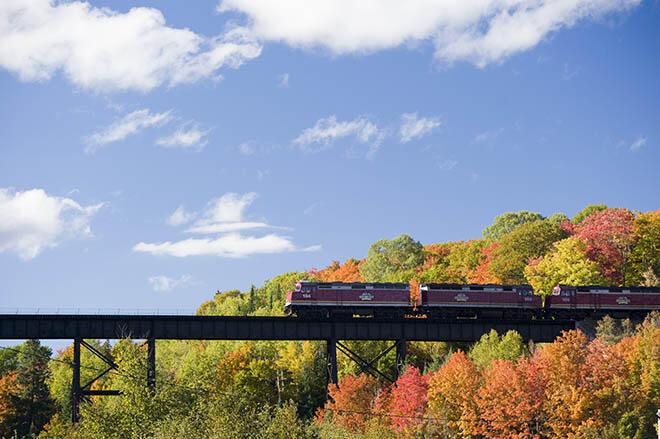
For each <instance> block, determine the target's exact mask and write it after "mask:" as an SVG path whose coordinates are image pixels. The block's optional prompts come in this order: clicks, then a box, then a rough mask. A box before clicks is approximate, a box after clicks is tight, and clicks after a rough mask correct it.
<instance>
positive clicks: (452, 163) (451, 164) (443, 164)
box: [438, 160, 458, 171]
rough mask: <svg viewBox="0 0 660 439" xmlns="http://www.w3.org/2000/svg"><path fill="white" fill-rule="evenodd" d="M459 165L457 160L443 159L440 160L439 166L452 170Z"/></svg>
mask: <svg viewBox="0 0 660 439" xmlns="http://www.w3.org/2000/svg"><path fill="white" fill-rule="evenodd" d="M456 165H458V162H457V161H456V160H441V161H439V162H438V168H440V169H442V170H445V171H449V170H452V169H454V168H455V167H456Z"/></svg>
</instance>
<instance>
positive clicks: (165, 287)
mask: <svg viewBox="0 0 660 439" xmlns="http://www.w3.org/2000/svg"><path fill="white" fill-rule="evenodd" d="M148 281H149V284H151V288H153V290H154V291H159V292H168V291H172V290H174V289H176V288H180V287H183V286H186V285H189V284H190V283H191V281H192V276H191V275H189V274H184V275H182V276H181V277H180V278H178V279H175V278H172V277H167V276H164V275H160V276H151V277H149V279H148Z"/></svg>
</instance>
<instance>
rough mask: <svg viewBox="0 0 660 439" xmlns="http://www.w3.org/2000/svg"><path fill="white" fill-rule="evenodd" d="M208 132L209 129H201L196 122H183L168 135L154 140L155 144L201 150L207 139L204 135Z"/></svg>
mask: <svg viewBox="0 0 660 439" xmlns="http://www.w3.org/2000/svg"><path fill="white" fill-rule="evenodd" d="M188 127H189V128H188ZM210 132H211V130H210V129H209V130H206V131H204V130H202V129H201V128H200V125H199V124H198V123H193V124H184V125H182V126H180V127H179V128H178V129H177V130H176V131H175V132H174V133H172V134H171V135H170V136H167V137H161V138H159V139H158V140H156V145H160V146H164V147H166V148H173V147H177V146H178V147H181V148H184V149H187V148H191V149H196V150H197V151H201V150H202V149H203V148H204V147H205V146H206V144H207V143H208V140H206V139H205V137H206V136H207V135H208V134H209V133H210Z"/></svg>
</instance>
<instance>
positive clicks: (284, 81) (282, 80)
mask: <svg viewBox="0 0 660 439" xmlns="http://www.w3.org/2000/svg"><path fill="white" fill-rule="evenodd" d="M277 86H278V87H280V88H287V87H288V86H289V74H288V73H282V74H281V75H277Z"/></svg>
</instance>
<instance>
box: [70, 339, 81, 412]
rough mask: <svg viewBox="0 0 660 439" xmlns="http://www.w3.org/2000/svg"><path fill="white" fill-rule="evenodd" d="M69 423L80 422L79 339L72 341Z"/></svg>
mask: <svg viewBox="0 0 660 439" xmlns="http://www.w3.org/2000/svg"><path fill="white" fill-rule="evenodd" d="M71 384H72V385H71V422H73V423H74V424H75V423H77V422H78V421H79V420H80V399H81V397H82V392H81V390H82V389H81V388H80V339H79V338H75V339H74V340H73V380H72V383H71Z"/></svg>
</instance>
